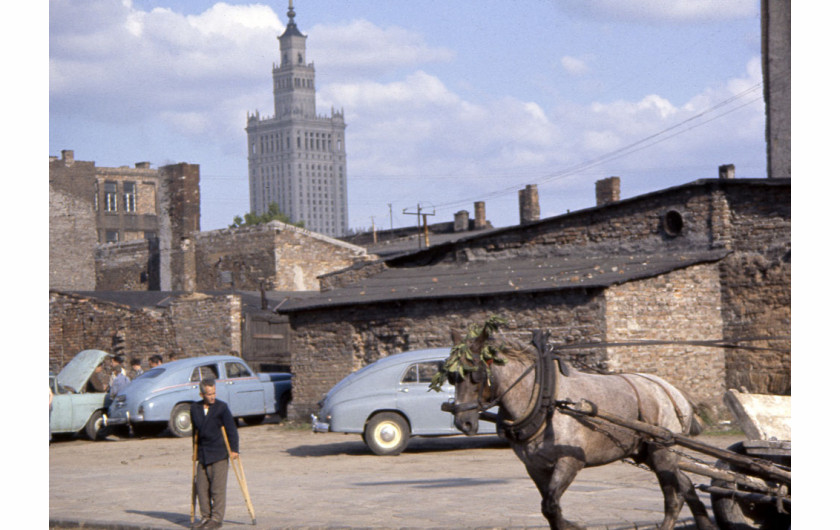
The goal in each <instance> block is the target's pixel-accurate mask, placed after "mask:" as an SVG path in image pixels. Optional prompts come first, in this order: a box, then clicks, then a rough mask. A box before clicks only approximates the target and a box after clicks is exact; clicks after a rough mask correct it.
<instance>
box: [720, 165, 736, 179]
mask: <svg viewBox="0 0 840 530" xmlns="http://www.w3.org/2000/svg"><path fill="white" fill-rule="evenodd" d="M718 177H720V178H722V179H734V178H735V164H726V165H724V166H718Z"/></svg>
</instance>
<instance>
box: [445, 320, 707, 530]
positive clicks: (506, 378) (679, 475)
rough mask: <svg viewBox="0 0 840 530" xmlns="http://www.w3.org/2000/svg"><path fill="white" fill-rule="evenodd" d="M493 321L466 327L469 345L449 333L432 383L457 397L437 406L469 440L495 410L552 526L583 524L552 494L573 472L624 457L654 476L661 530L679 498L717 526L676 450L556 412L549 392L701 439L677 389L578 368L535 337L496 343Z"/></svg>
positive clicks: (703, 527)
mask: <svg viewBox="0 0 840 530" xmlns="http://www.w3.org/2000/svg"><path fill="white" fill-rule="evenodd" d="M502 322H503V321H502ZM498 323H499V321H498V320H496V321H494V320H493V319H491V320H489V321H488V322H487V323H485V324H484V326H483V327H482V328H478V327H477V326H474V327H473V328H472V329H471V334H470V336H468V340H467V341H464V340H462V339H461V337H460V335H458V333H457V332H455V331H454V330H453V333H452V337H453V341H454V343H455V344H456V346H455V347H453V348H452V351H451V353H450V356H449V358H448V359H447V360H446V362H445V363H444V366H443V367H442V368H441V370H440V371H439V372H438V376H437V377H438V379H437V386H438V387H439V385H440V383H441V382H442V380H443V379H444V378H445V379H448V380H449V382H450V383H451V384H453V385H454V386H455V401H454V403H449V404H448V406H447V404H445V405H444V406H443V407H442V409H443V410H448V411H449V412H452V413H453V414H454V416H455V418H454V419H455V425H456V427H457V428H458V429H459V430H460V431H461V432H463V433H464V434H466V435H468V436H471V435H474V434H476V433H477V431H478V421H479V416H480V415H481V414H482V413H485V412H484V411H487V409H490V408H492V407H493V406H497V405H498V407H499V413H498V419H497V429H498V432H499V434H500V436H504V437H506V438H507V439H508V440H509V441H510V443H511V446H512V448H513V451H514V452H515V453H516V455H517V457H519V459H520V460H521V461H522V463H523V464H525V469H526V470H527V472H528V475H529V476H530V477H531V479H532V480H533V482H534V484H535V485H536V486H537V489H538V490H539V491H540V494H541V495H542V503H541V509H542V514H543V516H544V517H545V518H546V520H547V521H548V523H549V525H550V527H551V528H552V529H580V528H584V527H581V526H578V525H577V524H575V523H572V522H571V521H568V520H566V519H564V518H563V513H562V510H561V507H560V497H561V496H562V495H563V493H564V492H565V491H566V489H567V488H568V487H569V485H570V484H571V483H572V481H573V480H574V478H575V476H576V475H577V474H578V472H579V471H580V470H581V469H583V468H584V467H590V466H600V465H604V464H608V463H610V462H614V461H616V460H619V459H624V458H630V459H632V460H634V461H636V462H637V463H644V464H646V465H647V466H649V467H650V468H651V469H652V470H653V472H654V473H655V474H656V478H657V479H658V481H659V486H660V488H661V489H662V494H663V496H664V500H665V502H664V505H665V508H664V511H665V516H664V519H663V520H662V523H661V524H660V525H659V528H660V529H663V530H670V529H672V528H674V525H675V523H676V521H677V517H678V515H679V513H680V510H681V509H682V506H683V504H684V503H685V502H688V506H689V508H690V510H691V512H692V515H693V516H694V519H695V522H696V524H697V528H699V529H700V530H714V529H716V528H717V527H716V526H715V525H714V523H712V521H711V520H710V519H709V515H708V513H707V511H706V508H705V506H704V504H703V503H702V501H701V500H700V499H699V497H698V496H697V492H696V491H695V490H694V486H693V484H692V482H691V480H690V479H689V478H688V477H687V476H686V475H685V474H684V473H683V472H682V471H680V469H679V468H678V462H679V455H678V454H677V453H675V452H672V451H669V450H668V449H667V448H665V447H662V446H661V445H657V444H655V443H652V442H651V441H649V440H646V439H645V438H644V437H643V436H642V435H640V434H639V433H637V432H636V431H632V430H630V429H627V428H623V427H619V426H617V425H615V424H609V423H607V422H599V421H596V420H595V419H594V418H591V417H585V416H581V415H574V414H565V413H557V414H555V413H554V411H555V408H556V406H557V401H556V396H560V397H562V398H564V399H565V400H566V401H567V402H578V401H581V400H588V401H590V402H592V403H594V404H595V405H596V406H597V407H599V409H600V410H602V411H605V412H609V413H611V414H613V415H618V416H621V417H623V418H627V419H633V420H641V421H645V422H648V423H651V424H653V425H657V426H660V427H664V428H666V429H669V430H671V431H672V432H678V433H681V434H691V435H696V434H699V433H700V431H702V426H701V424H700V423H699V421H698V420H697V416H696V415H695V414H694V410H693V405H692V403H691V401H690V400H689V399H688V398H687V397H686V396H685V395H684V394H683V393H682V392H680V391H679V390H678V389H677V388H675V387H674V386H673V385H671V384H670V383H668V382H666V381H665V380H663V379H662V378H660V377H657V376H655V375H650V374H620V375H603V374H589V373H584V372H580V371H578V370H576V369H574V368H573V367H571V366H568V365H567V363H565V362H562V361H560V358H559V357H557V356H555V355H551V354H550V353H551V351H550V350H551V346H549V345H548V334H547V333H545V332H537V331H535V332H534V337H533V343H532V345H524V344H522V343H521V342H519V341H516V340H499V339H498V338H497V337H495V336H492V332H493V331H494V330H497V329H498V325H499V324H498ZM479 329H480V331H479ZM540 353H543V355H540ZM541 359H542V361H541ZM545 359H549V361H545ZM541 362H542V370H541V369H540V363H541ZM434 385H435V381H433V384H432V385H430V386H432V388H434ZM485 414H486V413H485Z"/></svg>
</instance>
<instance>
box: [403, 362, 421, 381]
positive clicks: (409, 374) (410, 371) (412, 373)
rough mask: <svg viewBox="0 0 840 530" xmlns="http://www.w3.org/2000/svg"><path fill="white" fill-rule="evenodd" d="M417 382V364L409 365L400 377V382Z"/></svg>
mask: <svg viewBox="0 0 840 530" xmlns="http://www.w3.org/2000/svg"><path fill="white" fill-rule="evenodd" d="M416 382H417V365H416V364H412V365H411V366H409V367H408V368H407V369H406V371H405V373H404V374H403V376H402V379H400V383H416Z"/></svg>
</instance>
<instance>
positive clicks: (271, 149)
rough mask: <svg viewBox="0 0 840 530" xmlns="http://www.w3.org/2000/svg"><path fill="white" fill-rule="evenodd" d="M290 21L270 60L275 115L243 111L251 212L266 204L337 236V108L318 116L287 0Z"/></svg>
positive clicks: (343, 167) (343, 223) (340, 231)
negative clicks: (274, 58) (275, 57)
mask: <svg viewBox="0 0 840 530" xmlns="http://www.w3.org/2000/svg"><path fill="white" fill-rule="evenodd" d="M286 14H287V16H288V17H289V22H288V23H287V24H286V29H285V31H284V32H283V34H282V35H280V36H279V37H277V40H278V41H279V42H280V64H279V65H277V64H274V68H273V79H274V116H273V117H270V118H260V114H259V112H255V113H254V114H250V113H249V114H248V125H247V127H246V128H245V131H246V132H247V134H248V185H249V190H250V204H251V212H253V213H255V214H261V213H264V212H266V211H267V210H268V207H269V205H270V204H271V203H277V205H278V206H279V207H280V211H282V212H283V213H285V214H286V215H288V216H289V217H290V218H291V220H292V221H293V222H299V221H303V223H304V226H305V227H306V228H307V229H309V230H312V231H315V232H320V233H322V234H326V235H329V236H333V237H337V236H341V235H344V234H345V233H346V232H347V228H348V227H347V224H348V212H347V157H346V154H345V143H344V129H345V127H346V125H345V124H344V111H343V110H342V111H336V110H334V109H333V110H331V113H330V116H318V115H317V113H316V110H315V65H314V64H313V63H307V62H306V35H304V34H303V33H301V32H300V30H299V29H298V27H297V24H296V23H295V10H294V6H293V5H292V0H289V10H288V12H287V13H286Z"/></svg>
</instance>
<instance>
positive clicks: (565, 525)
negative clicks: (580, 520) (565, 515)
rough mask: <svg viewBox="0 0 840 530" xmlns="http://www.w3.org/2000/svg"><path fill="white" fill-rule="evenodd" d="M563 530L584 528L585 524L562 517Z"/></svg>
mask: <svg viewBox="0 0 840 530" xmlns="http://www.w3.org/2000/svg"><path fill="white" fill-rule="evenodd" d="M562 528H563V530H586V526H585V525H579V524H577V523H573V522H572V521H567V520H565V519H563V526H562Z"/></svg>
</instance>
